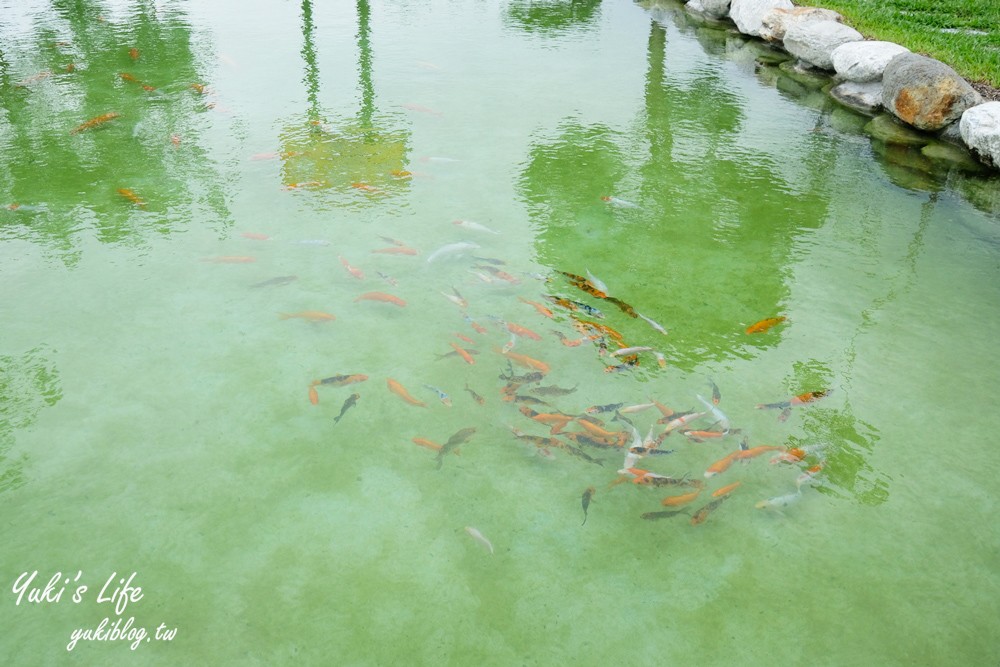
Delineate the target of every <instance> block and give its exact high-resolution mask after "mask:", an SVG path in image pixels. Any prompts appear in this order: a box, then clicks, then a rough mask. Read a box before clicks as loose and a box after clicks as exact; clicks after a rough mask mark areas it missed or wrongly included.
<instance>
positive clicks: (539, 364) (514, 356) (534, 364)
mask: <svg viewBox="0 0 1000 667" xmlns="http://www.w3.org/2000/svg"><path fill="white" fill-rule="evenodd" d="M493 349H494V350H495V351H497V352H500V353H501V354H503V355H504V356H505V357H507V358H508V359H510V360H511V361H513V362H514V363H515V364H518V365H519V366H524V367H526V368H533V369H535V370H536V371H538V372H540V373H543V374H545V373H548V372H549V371H550V370H551V369H550V368H549V365H548V364H546V363H545V362H544V361H539V360H538V359H532V358H531V357H529V356H527V355H525V354H518V353H517V352H510V351H508V352H503V351H502V350H500V348H493Z"/></svg>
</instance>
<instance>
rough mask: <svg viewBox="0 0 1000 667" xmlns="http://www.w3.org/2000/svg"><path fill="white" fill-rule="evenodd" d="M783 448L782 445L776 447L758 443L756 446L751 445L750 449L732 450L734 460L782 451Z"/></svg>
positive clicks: (743, 459)
mask: <svg viewBox="0 0 1000 667" xmlns="http://www.w3.org/2000/svg"><path fill="white" fill-rule="evenodd" d="M784 449H785V448H784V447H778V446H775V445H760V446H758V447H751V448H750V449H740V450H737V451H735V452H733V457H734V459H735V460H739V461H745V460H748V459H752V458H755V457H757V456H760V455H761V454H766V453H767V452H780V451H784Z"/></svg>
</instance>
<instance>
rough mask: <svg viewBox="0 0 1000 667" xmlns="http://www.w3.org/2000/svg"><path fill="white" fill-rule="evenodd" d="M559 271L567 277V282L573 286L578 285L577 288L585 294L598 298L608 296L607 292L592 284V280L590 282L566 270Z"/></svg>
mask: <svg viewBox="0 0 1000 667" xmlns="http://www.w3.org/2000/svg"><path fill="white" fill-rule="evenodd" d="M559 273H561V274H563V275H564V276H566V277H567V278H569V282H570V284H571V285H573V286H574V287H578V288H579V289H581V290H583V291H584V292H586V293H587V294H589V295H591V296H593V297H596V298H598V299H607V298H608V294H607V292H605V291H603V290H599V289H597V286H596V285H594V284H593V283H592V282H590V281H589V280H587V279H586V278H584V277H583V276H578V275H576V274H575V273H568V272H566V271H560V272H559Z"/></svg>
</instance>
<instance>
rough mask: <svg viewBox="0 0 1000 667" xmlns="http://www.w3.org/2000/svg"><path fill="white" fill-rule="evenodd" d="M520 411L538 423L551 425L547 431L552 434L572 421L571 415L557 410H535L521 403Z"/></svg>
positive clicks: (555, 433)
mask: <svg viewBox="0 0 1000 667" xmlns="http://www.w3.org/2000/svg"><path fill="white" fill-rule="evenodd" d="M520 411H521V414H522V415H524V416H525V417H527V418H528V419H533V420H535V421H536V422H538V423H539V424H545V425H546V426H551V427H552V428H551V429H550V430H549V433H550V434H552V435H557V434H558V433H559V432H560V431H562V430H563V428H565V427H566V424H568V423H569V422H571V421H573V416H572V415H564V414H562V413H557V412H535V411H534V410H532V409H531V408H529V407H528V406H527V405H522V406H521V407H520Z"/></svg>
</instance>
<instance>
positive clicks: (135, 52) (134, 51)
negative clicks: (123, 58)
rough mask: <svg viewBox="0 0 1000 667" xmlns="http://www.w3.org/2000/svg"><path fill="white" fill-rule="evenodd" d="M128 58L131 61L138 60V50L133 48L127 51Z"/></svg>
mask: <svg viewBox="0 0 1000 667" xmlns="http://www.w3.org/2000/svg"><path fill="white" fill-rule="evenodd" d="M128 57H129V58H131V59H132V60H138V59H139V49H137V48H135V47H134V46H133V47H132V48H131V49H129V50H128Z"/></svg>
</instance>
